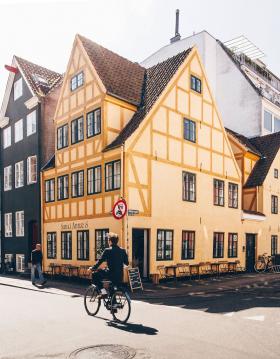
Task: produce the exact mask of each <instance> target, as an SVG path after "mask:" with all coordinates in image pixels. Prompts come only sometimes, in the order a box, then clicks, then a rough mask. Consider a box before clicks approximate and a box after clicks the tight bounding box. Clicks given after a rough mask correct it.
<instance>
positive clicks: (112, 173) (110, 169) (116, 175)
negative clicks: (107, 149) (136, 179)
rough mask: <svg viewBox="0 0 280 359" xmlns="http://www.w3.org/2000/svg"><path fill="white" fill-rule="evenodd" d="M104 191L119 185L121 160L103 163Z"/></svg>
mask: <svg viewBox="0 0 280 359" xmlns="http://www.w3.org/2000/svg"><path fill="white" fill-rule="evenodd" d="M105 183H106V187H105V190H106V191H112V190H115V189H119V188H120V187H121V161H119V160H118V161H113V162H109V163H106V165H105Z"/></svg>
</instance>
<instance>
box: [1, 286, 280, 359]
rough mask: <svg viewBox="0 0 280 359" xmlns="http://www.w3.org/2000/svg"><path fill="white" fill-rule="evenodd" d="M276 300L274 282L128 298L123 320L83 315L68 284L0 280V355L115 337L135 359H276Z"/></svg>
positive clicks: (45, 352) (46, 351) (40, 354)
mask: <svg viewBox="0 0 280 359" xmlns="http://www.w3.org/2000/svg"><path fill="white" fill-rule="evenodd" d="M279 307H280V282H277V283H274V284H273V285H271V286H268V287H266V288H252V289H248V290H246V289H244V290H241V291H221V292H218V293H214V294H213V293H212V294H203V293H202V294H199V293H196V294H195V295H193V296H187V297H185V298H181V297H180V298H169V299H166V300H163V299H160V300H153V301H151V302H150V303H147V302H137V301H133V302H132V315H131V318H130V323H129V324H128V325H126V326H121V325H117V324H115V323H113V322H111V321H110V319H111V317H110V313H108V312H107V311H106V310H105V309H102V310H101V311H100V314H99V316H98V317H97V318H92V317H89V316H88V315H87V314H86V313H85V311H84V309H83V300H82V298H81V297H79V296H75V295H73V294H72V293H69V292H63V291H61V290H60V291H57V292H54V293H52V294H50V293H45V292H38V291H33V290H27V289H20V288H14V287H7V286H0V358H1V359H27V358H28V359H37V358H38V359H40V358H52V359H55V358H61V359H62V358H68V357H69V355H70V353H71V352H72V351H75V350H76V349H79V348H82V347H86V346H92V345H100V344H118V345H125V346H129V347H131V348H133V349H135V350H136V352H137V354H136V356H135V359H148V358H160V359H165V358H168V359H171V358H172V359H176V358H182V359H184V358H191V359H197V358H199V359H200V358H207V359H212V358H215V359H220V358H221V359H225V358H227V359H250V358H254V359H258V358H262V359H263V358H264V357H265V358H266V359H270V358H275V359H276V358H277V359H279V357H280V339H279V338H280V308H279ZM100 357H101V356H98V358H100ZM83 358H86V357H85V356H83ZM88 358H92V359H94V358H95V356H92V355H91V356H88ZM103 358H104V359H107V356H103ZM108 358H111V356H108ZM114 358H115V357H114ZM120 358H123V357H120Z"/></svg>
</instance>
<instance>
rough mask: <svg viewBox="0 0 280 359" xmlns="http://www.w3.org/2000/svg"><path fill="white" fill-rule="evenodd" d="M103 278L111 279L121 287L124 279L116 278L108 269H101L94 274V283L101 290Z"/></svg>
mask: <svg viewBox="0 0 280 359" xmlns="http://www.w3.org/2000/svg"><path fill="white" fill-rule="evenodd" d="M103 280H110V281H111V282H112V284H113V285H115V286H117V287H121V284H122V281H120V280H119V279H117V278H114V276H112V275H111V273H110V271H109V270H108V269H99V270H98V271H97V272H94V273H93V274H92V283H93V284H95V285H96V286H97V288H98V289H99V290H100V289H102V288H103V284H102V281H103Z"/></svg>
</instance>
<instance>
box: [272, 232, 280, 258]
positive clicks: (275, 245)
mask: <svg viewBox="0 0 280 359" xmlns="http://www.w3.org/2000/svg"><path fill="white" fill-rule="evenodd" d="M277 253H278V236H275V235H273V236H271V255H272V256H275V255H276V254H277Z"/></svg>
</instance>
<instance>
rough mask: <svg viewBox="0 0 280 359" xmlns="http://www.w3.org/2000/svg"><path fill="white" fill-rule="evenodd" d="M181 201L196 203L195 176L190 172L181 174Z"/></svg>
mask: <svg viewBox="0 0 280 359" xmlns="http://www.w3.org/2000/svg"><path fill="white" fill-rule="evenodd" d="M183 200H184V201H189V202H195V201H196V175H195V174H194V173H190V172H183Z"/></svg>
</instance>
